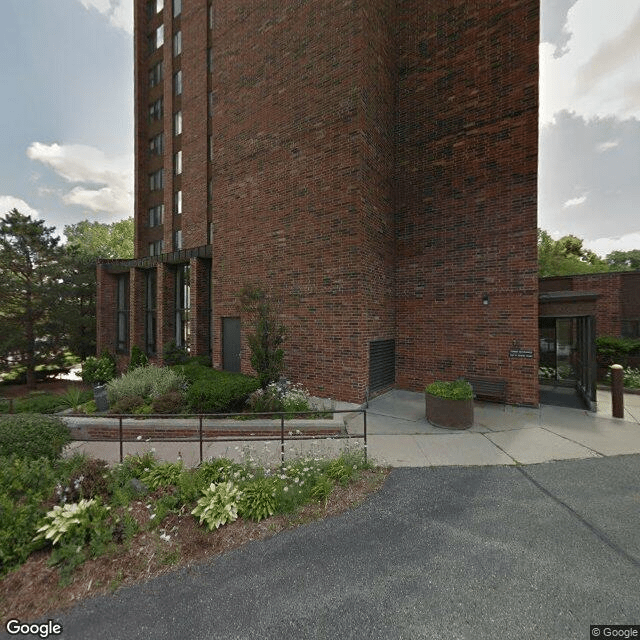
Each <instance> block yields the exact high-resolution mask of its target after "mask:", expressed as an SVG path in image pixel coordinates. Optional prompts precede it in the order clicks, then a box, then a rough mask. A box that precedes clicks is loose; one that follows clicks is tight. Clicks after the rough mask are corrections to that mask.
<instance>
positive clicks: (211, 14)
mask: <svg viewBox="0 0 640 640" xmlns="http://www.w3.org/2000/svg"><path fill="white" fill-rule="evenodd" d="M208 14H209V29H213V5H212V4H210V5H209V9H208Z"/></svg>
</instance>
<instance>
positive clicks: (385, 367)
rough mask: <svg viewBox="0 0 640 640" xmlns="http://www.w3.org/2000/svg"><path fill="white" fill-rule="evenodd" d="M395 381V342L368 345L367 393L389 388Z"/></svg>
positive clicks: (379, 341)
mask: <svg viewBox="0 0 640 640" xmlns="http://www.w3.org/2000/svg"><path fill="white" fill-rule="evenodd" d="M395 381H396V341H395V340H373V341H372V342H370V343H369V392H370V393H371V392H373V391H378V390H380V389H384V388H385V387H389V386H391V385H392V384H393V383H394V382H395Z"/></svg>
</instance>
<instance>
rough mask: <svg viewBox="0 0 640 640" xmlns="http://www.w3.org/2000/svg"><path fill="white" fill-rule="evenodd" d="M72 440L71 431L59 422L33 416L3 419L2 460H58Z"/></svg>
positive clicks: (0, 424) (0, 418)
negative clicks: (17, 457)
mask: <svg viewBox="0 0 640 640" xmlns="http://www.w3.org/2000/svg"><path fill="white" fill-rule="evenodd" d="M70 440H71V437H70V436H69V428H68V427H67V425H66V424H65V423H64V422H63V421H62V420H61V419H60V418H56V417H54V416H43V415H39V414H31V413H22V414H14V415H4V416H0V456H11V455H17V456H21V457H26V458H40V457H43V456H44V457H45V458H49V459H50V460H55V459H56V458H58V457H59V456H60V454H61V453H62V449H63V448H64V446H65V445H66V444H67V443H68V442H69V441H70Z"/></svg>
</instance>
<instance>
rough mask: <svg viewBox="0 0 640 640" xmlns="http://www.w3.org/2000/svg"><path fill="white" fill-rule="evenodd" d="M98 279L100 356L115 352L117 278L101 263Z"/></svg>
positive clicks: (97, 313)
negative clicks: (107, 352)
mask: <svg viewBox="0 0 640 640" xmlns="http://www.w3.org/2000/svg"><path fill="white" fill-rule="evenodd" d="M96 278H97V282H96V286H97V292H96V354H97V355H99V354H100V353H102V352H103V351H111V352H112V353H113V352H114V351H115V343H116V323H115V308H116V278H115V277H114V276H113V275H112V274H110V273H109V272H108V271H107V269H106V265H104V264H99V263H98V265H97V269H96Z"/></svg>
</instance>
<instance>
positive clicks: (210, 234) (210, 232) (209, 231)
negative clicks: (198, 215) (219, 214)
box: [207, 222, 214, 244]
mask: <svg viewBox="0 0 640 640" xmlns="http://www.w3.org/2000/svg"><path fill="white" fill-rule="evenodd" d="M213 231H214V227H213V222H210V223H209V227H208V229H207V232H208V236H209V244H213Z"/></svg>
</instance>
